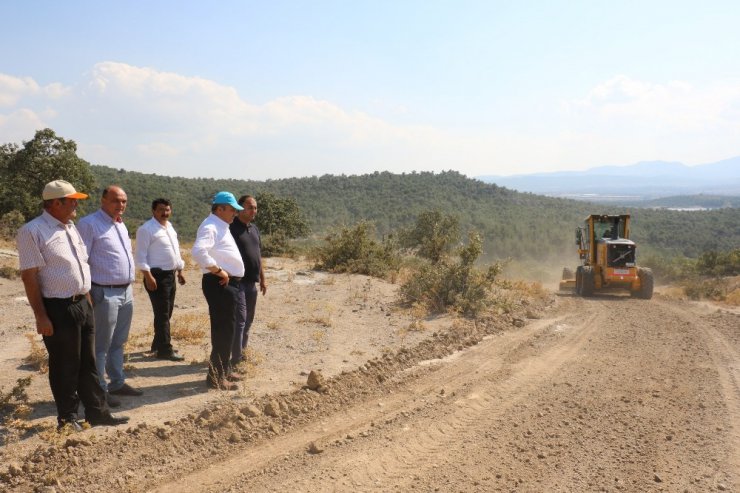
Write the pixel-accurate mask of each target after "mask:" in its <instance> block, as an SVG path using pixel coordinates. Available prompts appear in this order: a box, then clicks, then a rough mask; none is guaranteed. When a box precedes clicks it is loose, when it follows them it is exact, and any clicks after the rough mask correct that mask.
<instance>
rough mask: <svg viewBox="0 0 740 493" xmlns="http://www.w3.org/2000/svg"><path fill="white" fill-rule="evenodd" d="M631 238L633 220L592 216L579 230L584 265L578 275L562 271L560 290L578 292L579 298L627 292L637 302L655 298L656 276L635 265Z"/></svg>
mask: <svg viewBox="0 0 740 493" xmlns="http://www.w3.org/2000/svg"><path fill="white" fill-rule="evenodd" d="M629 237H630V216H629V214H622V215H619V216H611V215H599V214H592V215H590V216H588V217H587V218H586V221H585V222H584V225H583V226H582V227H578V228H577V229H576V245H578V256H579V257H580V259H581V265H579V266H578V268H577V269H576V271H575V273H574V272H573V271H572V270H571V269H568V268H567V267H566V268H565V269H563V280H562V281H560V289H561V290H568V289H575V291H576V294H578V295H579V296H585V297H588V296H593V295H594V293H596V292H604V291H611V290H628V291H629V292H630V295H632V296H633V297H636V298H642V299H646V300H649V299H650V298H652V297H653V272H652V271H651V270H650V269H648V268H646V267H638V266H637V264H636V263H635V242H634V241H632V240H630V239H629Z"/></svg>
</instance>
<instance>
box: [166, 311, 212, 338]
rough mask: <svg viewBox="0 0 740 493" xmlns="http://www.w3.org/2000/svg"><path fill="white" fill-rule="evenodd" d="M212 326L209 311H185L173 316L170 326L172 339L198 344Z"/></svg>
mask: <svg viewBox="0 0 740 493" xmlns="http://www.w3.org/2000/svg"><path fill="white" fill-rule="evenodd" d="M210 326H211V321H210V319H209V318H208V314H207V313H185V314H182V315H179V316H177V317H174V318H173V322H172V324H171V328H170V335H171V336H172V339H174V340H177V341H181V342H183V343H185V344H191V345H198V344H200V343H201V342H202V341H203V338H204V337H205V336H206V330H207V329H209V328H210Z"/></svg>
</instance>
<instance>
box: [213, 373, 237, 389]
mask: <svg viewBox="0 0 740 493" xmlns="http://www.w3.org/2000/svg"><path fill="white" fill-rule="evenodd" d="M206 385H208V388H211V389H217V390H239V386H238V385H237V384H235V383H231V382H229V381H228V380H226V378H221V379H219V380H215V379H214V378H212V377H210V376H209V377H208V378H207V379H206Z"/></svg>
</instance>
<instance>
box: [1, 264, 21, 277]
mask: <svg viewBox="0 0 740 493" xmlns="http://www.w3.org/2000/svg"><path fill="white" fill-rule="evenodd" d="M20 275H21V272H20V271H19V270H18V269H16V268H15V267H9V266H7V265H4V266H2V267H0V277H3V278H5V279H10V280H11V281H12V280H13V279H18V278H19V277H20Z"/></svg>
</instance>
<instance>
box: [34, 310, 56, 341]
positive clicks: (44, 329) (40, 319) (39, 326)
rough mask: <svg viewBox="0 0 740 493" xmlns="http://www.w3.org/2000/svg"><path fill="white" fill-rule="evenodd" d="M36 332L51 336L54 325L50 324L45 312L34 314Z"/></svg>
mask: <svg viewBox="0 0 740 493" xmlns="http://www.w3.org/2000/svg"><path fill="white" fill-rule="evenodd" d="M36 332H38V333H39V334H41V335H42V336H53V335H54V327H53V326H52V325H51V320H49V317H48V316H47V315H46V313H43V314H39V315H37V316H36Z"/></svg>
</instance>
